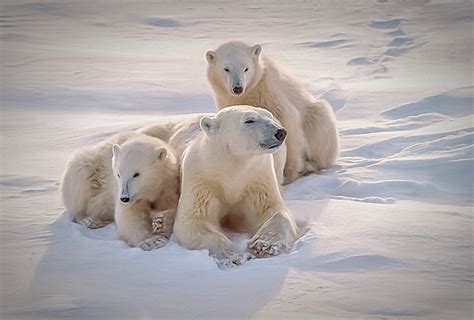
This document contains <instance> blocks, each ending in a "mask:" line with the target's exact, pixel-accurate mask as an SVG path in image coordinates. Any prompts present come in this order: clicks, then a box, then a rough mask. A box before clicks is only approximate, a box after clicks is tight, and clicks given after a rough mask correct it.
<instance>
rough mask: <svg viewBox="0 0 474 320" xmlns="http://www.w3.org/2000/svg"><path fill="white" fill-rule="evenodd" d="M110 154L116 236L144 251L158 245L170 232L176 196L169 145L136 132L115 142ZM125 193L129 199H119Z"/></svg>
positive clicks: (176, 173) (176, 182) (175, 172)
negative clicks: (113, 184)
mask: <svg viewBox="0 0 474 320" xmlns="http://www.w3.org/2000/svg"><path fill="white" fill-rule="evenodd" d="M113 153H114V155H113V173H114V177H115V179H116V182H117V183H116V184H117V195H116V197H115V198H116V204H115V223H116V224H117V232H118V237H119V239H121V240H124V241H125V242H127V243H128V244H129V245H130V246H133V247H134V246H139V247H141V248H142V249H144V250H151V249H155V248H158V247H161V246H162V245H164V244H165V243H166V241H167V239H168V238H169V237H170V235H171V233H172V224H173V222H174V216H175V213H176V206H177V202H178V197H179V167H178V164H177V161H176V158H175V156H174V154H173V152H171V148H170V147H169V146H168V145H167V144H166V143H164V142H163V141H161V140H159V139H156V138H152V137H149V136H145V135H138V136H136V137H134V138H131V139H130V140H128V141H127V142H125V143H124V144H123V145H122V146H118V145H115V146H114V148H113ZM125 195H126V196H127V197H129V202H126V203H125V202H123V201H122V200H121V198H122V197H124V196H125ZM127 199H128V198H127ZM155 218H159V222H158V224H159V226H158V227H157V228H154V224H153V221H154V219H155Z"/></svg>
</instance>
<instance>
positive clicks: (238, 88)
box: [232, 86, 244, 94]
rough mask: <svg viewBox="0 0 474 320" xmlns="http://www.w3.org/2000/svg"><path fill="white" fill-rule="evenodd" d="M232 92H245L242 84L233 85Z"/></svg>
mask: <svg viewBox="0 0 474 320" xmlns="http://www.w3.org/2000/svg"><path fill="white" fill-rule="evenodd" d="M232 92H233V93H235V94H241V93H242V92H244V88H242V87H240V86H237V87H233V88H232Z"/></svg>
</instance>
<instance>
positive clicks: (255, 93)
mask: <svg viewBox="0 0 474 320" xmlns="http://www.w3.org/2000/svg"><path fill="white" fill-rule="evenodd" d="M262 60H263V61H262V62H261V72H260V73H259V75H258V76H257V77H256V79H254V81H253V83H252V84H250V85H249V87H248V88H247V89H246V91H245V92H244V93H243V94H242V95H241V96H233V95H231V94H230V93H228V90H226V89H225V88H224V87H222V86H221V85H220V84H218V82H217V83H216V82H211V85H212V87H213V89H214V92H215V98H216V104H217V108H218V109H223V108H225V107H229V106H234V105H241V104H243V105H250V106H254V107H260V108H264V109H267V110H268V111H270V112H271V113H272V114H273V115H274V116H275V117H276V118H277V119H278V120H279V121H280V122H281V121H282V119H281V118H282V116H281V112H280V110H278V109H276V108H274V107H273V106H275V105H277V104H275V101H279V98H278V97H277V94H276V93H275V92H274V90H273V87H274V85H271V84H272V82H271V81H270V80H269V79H271V78H272V77H275V75H273V74H274V73H275V69H276V68H277V67H276V66H275V64H274V63H273V62H272V61H271V60H270V59H268V58H266V57H262ZM277 71H278V73H282V71H281V70H277ZM273 81H279V79H273Z"/></svg>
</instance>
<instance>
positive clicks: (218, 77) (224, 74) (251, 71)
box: [206, 41, 262, 96]
mask: <svg viewBox="0 0 474 320" xmlns="http://www.w3.org/2000/svg"><path fill="white" fill-rule="evenodd" d="M261 52H262V47H261V46H260V45H258V44H257V45H254V46H249V45H247V44H245V43H242V42H236V41H233V42H227V43H224V44H222V45H221V46H219V48H217V49H216V50H215V51H208V52H207V53H206V59H207V62H208V69H207V74H208V79H209V81H210V82H211V83H212V84H213V85H218V86H220V87H221V89H223V90H224V91H225V92H227V93H228V94H230V95H232V96H241V95H243V94H245V93H246V92H247V91H248V90H249V89H251V88H252V87H253V86H254V85H255V84H256V83H257V82H258V81H259V79H260V78H261V74H262V67H261V65H260V53H261Z"/></svg>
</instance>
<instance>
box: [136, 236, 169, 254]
mask: <svg viewBox="0 0 474 320" xmlns="http://www.w3.org/2000/svg"><path fill="white" fill-rule="evenodd" d="M167 243H168V238H166V237H165V236H155V237H152V238H149V239H146V240H143V241H141V242H139V243H138V245H137V247H139V248H140V249H142V250H144V251H150V250H153V249H158V248H161V247H163V246H164V245H165V244H167Z"/></svg>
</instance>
